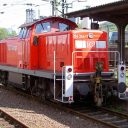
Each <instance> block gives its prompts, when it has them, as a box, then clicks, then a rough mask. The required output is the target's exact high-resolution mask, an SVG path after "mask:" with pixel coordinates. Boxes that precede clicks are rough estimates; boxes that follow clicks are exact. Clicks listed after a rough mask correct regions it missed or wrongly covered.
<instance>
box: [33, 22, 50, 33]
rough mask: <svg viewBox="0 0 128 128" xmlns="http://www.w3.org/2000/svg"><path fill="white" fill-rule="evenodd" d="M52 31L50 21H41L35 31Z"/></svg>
mask: <svg viewBox="0 0 128 128" xmlns="http://www.w3.org/2000/svg"><path fill="white" fill-rule="evenodd" d="M50 31H51V26H50V22H45V23H39V24H37V25H36V29H35V33H37V34H39V33H42V32H50Z"/></svg>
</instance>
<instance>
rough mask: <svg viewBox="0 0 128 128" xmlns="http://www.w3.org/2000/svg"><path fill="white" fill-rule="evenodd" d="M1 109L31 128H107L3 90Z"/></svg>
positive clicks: (0, 91)
mask: <svg viewBox="0 0 128 128" xmlns="http://www.w3.org/2000/svg"><path fill="white" fill-rule="evenodd" d="M0 109H2V110H4V111H6V112H7V113H9V114H11V115H12V116H14V117H15V118H17V119H18V120H19V121H21V122H23V123H24V124H26V125H27V126H28V127H30V128H107V127H106V126H103V125H101V124H97V123H95V122H92V121H90V120H88V119H87V120H84V119H81V118H79V117H77V116H74V115H72V114H69V113H65V112H63V111H60V110H58V109H55V108H52V106H48V105H45V104H43V103H39V102H37V101H35V100H33V99H32V98H26V97H25V96H22V95H21V94H16V93H14V92H11V91H8V90H5V89H2V88H0Z"/></svg>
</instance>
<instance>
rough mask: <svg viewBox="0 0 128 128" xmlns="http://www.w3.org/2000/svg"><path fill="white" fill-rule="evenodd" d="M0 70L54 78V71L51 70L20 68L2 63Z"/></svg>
mask: <svg viewBox="0 0 128 128" xmlns="http://www.w3.org/2000/svg"><path fill="white" fill-rule="evenodd" d="M0 70H3V71H10V72H16V73H21V74H27V75H34V76H39V77H44V78H49V79H53V78H54V73H53V72H52V71H45V70H28V69H21V68H16V67H12V66H3V65H0Z"/></svg>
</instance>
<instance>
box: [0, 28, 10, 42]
mask: <svg viewBox="0 0 128 128" xmlns="http://www.w3.org/2000/svg"><path fill="white" fill-rule="evenodd" d="M7 37H8V31H7V29H6V28H0V40H2V39H5V38H7Z"/></svg>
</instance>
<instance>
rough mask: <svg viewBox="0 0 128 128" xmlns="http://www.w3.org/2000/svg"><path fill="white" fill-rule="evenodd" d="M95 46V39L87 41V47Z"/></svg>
mask: <svg viewBox="0 0 128 128" xmlns="http://www.w3.org/2000/svg"><path fill="white" fill-rule="evenodd" d="M92 47H95V41H88V42H87V48H92Z"/></svg>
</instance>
